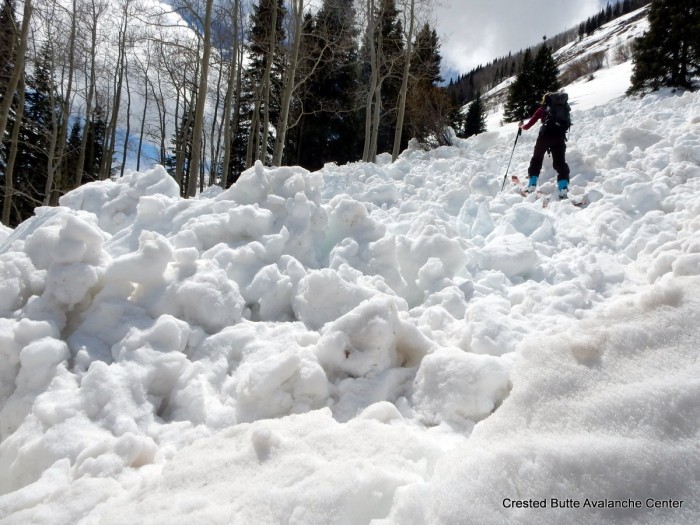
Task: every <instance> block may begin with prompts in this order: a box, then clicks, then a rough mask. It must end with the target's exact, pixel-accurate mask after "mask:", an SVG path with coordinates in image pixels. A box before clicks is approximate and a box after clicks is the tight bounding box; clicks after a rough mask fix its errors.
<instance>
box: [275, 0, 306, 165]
mask: <svg viewBox="0 0 700 525" xmlns="http://www.w3.org/2000/svg"><path fill="white" fill-rule="evenodd" d="M291 4H292V10H291V20H292V24H293V29H292V32H293V37H292V38H293V40H292V46H291V52H290V56H289V58H288V60H287V67H286V69H285V72H284V77H283V88H282V101H281V105H280V117H279V122H278V123H277V130H276V137H275V148H274V152H273V155H272V165H273V166H280V165H281V164H282V154H283V153H284V142H285V140H286V137H287V126H288V123H289V109H290V105H291V102H292V95H293V94H294V91H295V88H296V72H297V67H298V66H299V47H300V46H301V38H302V26H303V22H304V0H291ZM273 27H274V26H273Z"/></svg>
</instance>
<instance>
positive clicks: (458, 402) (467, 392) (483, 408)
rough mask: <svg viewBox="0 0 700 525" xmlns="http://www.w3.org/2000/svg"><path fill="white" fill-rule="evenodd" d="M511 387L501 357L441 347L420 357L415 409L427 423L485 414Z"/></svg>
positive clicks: (458, 420) (474, 418) (474, 419)
mask: <svg viewBox="0 0 700 525" xmlns="http://www.w3.org/2000/svg"><path fill="white" fill-rule="evenodd" d="M509 390H510V385H509V376H508V368H507V366H506V365H505V361H504V359H503V358H498V357H493V356H484V355H476V354H470V353H467V352H464V351H462V350H459V349H456V348H442V349H440V350H437V351H435V352H433V353H432V354H429V355H427V356H425V357H424V358H423V361H422V362H421V364H420V368H419V369H418V373H417V374H416V379H415V381H414V382H413V395H412V399H413V403H414V409H415V410H416V412H418V414H419V415H420V417H421V419H422V420H423V422H424V423H425V424H427V425H439V424H440V423H442V422H451V423H459V424H464V423H467V422H477V421H480V420H482V419H484V418H485V417H487V416H488V415H489V414H491V412H493V411H494V410H495V408H496V407H497V406H498V405H500V404H501V402H502V401H503V400H504V399H505V398H506V396H507V394H508V391H509Z"/></svg>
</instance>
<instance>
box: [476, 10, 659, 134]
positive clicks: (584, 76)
mask: <svg viewBox="0 0 700 525" xmlns="http://www.w3.org/2000/svg"><path fill="white" fill-rule="evenodd" d="M648 9H649V8H648V6H645V7H642V8H640V9H637V10H636V11H633V12H631V13H628V14H626V15H623V16H621V17H619V18H617V19H615V20H613V21H611V22H608V23H607V24H604V25H603V26H602V27H601V28H600V29H598V30H596V31H595V32H593V33H592V34H591V35H589V36H586V37H584V38H582V39H579V40H576V41H575V42H571V43H569V44H567V45H565V46H563V47H561V48H560V49H558V50H557V51H556V52H555V53H554V59H555V61H556V63H557V66H558V67H559V71H560V73H561V79H562V80H563V81H564V84H565V85H566V88H565V91H567V92H568V93H569V96H570V97H571V104H572V107H573V106H574V105H575V104H579V107H578V109H584V107H590V105H591V104H590V103H586V102H585V100H584V99H589V98H590V96H591V94H592V93H595V99H594V101H593V104H594V105H598V104H602V103H605V102H606V101H608V100H611V99H614V98H616V97H618V96H623V95H624V94H625V91H626V89H627V87H629V83H628V82H627V81H626V79H625V80H622V81H621V82H615V83H613V84H612V85H611V84H610V83H606V85H605V86H601V84H600V83H598V84H597V85H596V86H595V88H588V87H586V84H587V83H588V82H590V80H591V79H593V78H595V77H596V76H598V75H603V76H606V77H608V78H609V77H611V72H610V70H611V69H613V68H615V67H616V66H619V68H620V69H622V70H624V71H623V72H620V75H621V76H622V77H625V78H628V77H629V75H630V74H631V63H630V59H631V50H630V46H631V44H632V42H633V41H634V39H635V38H638V37H640V36H641V35H642V34H644V32H645V31H646V30H647V29H648V27H649V22H648V20H647V18H646V16H645V14H646V12H647V11H648ZM612 76H614V74H613V75H612ZM567 79H568V80H569V81H568V82H567ZM514 80H515V77H510V78H508V79H506V80H504V81H503V82H501V83H500V84H499V85H498V86H496V87H494V88H493V89H491V90H490V91H488V92H486V93H485V94H484V96H483V101H484V105H485V107H486V108H487V129H488V130H493V129H496V128H497V127H498V126H500V125H502V122H501V121H502V119H503V106H504V104H505V101H506V99H507V97H508V87H509V86H510V84H511V83H512V82H513V81H514ZM579 94H582V95H583V94H586V95H585V96H584V97H583V99H582V98H581V97H579V96H578V95H579ZM580 104H583V106H581V105H580ZM468 107H469V105H468V104H467V105H466V106H465V108H464V109H463V111H465V112H466V109H467V108H468Z"/></svg>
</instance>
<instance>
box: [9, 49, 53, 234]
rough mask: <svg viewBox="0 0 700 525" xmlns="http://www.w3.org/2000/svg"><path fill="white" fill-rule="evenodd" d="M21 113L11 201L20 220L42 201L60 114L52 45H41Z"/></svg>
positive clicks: (29, 215)
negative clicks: (49, 156)
mask: <svg viewBox="0 0 700 525" xmlns="http://www.w3.org/2000/svg"><path fill="white" fill-rule="evenodd" d="M24 106H25V107H24V117H23V120H22V129H21V131H20V137H19V148H18V151H17V159H16V161H15V173H16V174H17V175H18V177H20V178H18V180H17V181H16V183H15V188H16V190H17V195H16V198H15V203H14V205H15V206H16V207H17V208H18V209H19V214H20V217H21V220H24V219H26V218H28V217H31V216H32V214H33V213H34V208H35V207H36V206H38V205H40V204H41V202H42V200H43V197H44V190H45V185H46V180H47V176H48V171H47V166H48V155H49V150H50V145H51V140H52V131H53V129H54V127H55V126H59V125H60V122H61V119H62V118H63V117H62V111H61V107H62V104H61V100H60V97H59V95H58V89H57V85H56V81H55V80H54V75H53V70H52V67H51V48H50V46H49V45H48V44H45V45H44V46H42V48H41V49H40V53H39V56H38V58H37V61H36V62H35V64H34V72H33V74H32V75H31V76H30V77H29V78H28V79H27V92H26V98H25V105H24Z"/></svg>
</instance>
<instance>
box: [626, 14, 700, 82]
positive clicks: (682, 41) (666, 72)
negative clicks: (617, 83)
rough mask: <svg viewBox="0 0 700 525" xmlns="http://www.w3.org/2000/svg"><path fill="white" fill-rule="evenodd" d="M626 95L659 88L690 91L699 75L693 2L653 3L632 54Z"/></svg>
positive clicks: (699, 34)
mask: <svg viewBox="0 0 700 525" xmlns="http://www.w3.org/2000/svg"><path fill="white" fill-rule="evenodd" d="M633 64H634V71H633V74H632V79H631V86H630V88H629V90H628V93H630V94H631V93H637V92H640V91H643V90H647V89H651V90H654V91H656V90H658V89H659V88H661V87H678V88H683V89H693V87H694V86H693V77H695V76H697V75H698V74H700V7H699V6H698V1H697V0H654V1H653V2H652V3H651V6H650V8H649V30H648V31H647V32H646V33H645V34H644V36H642V37H641V38H640V39H639V41H638V44H637V46H636V48H635V51H634V55H633Z"/></svg>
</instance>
